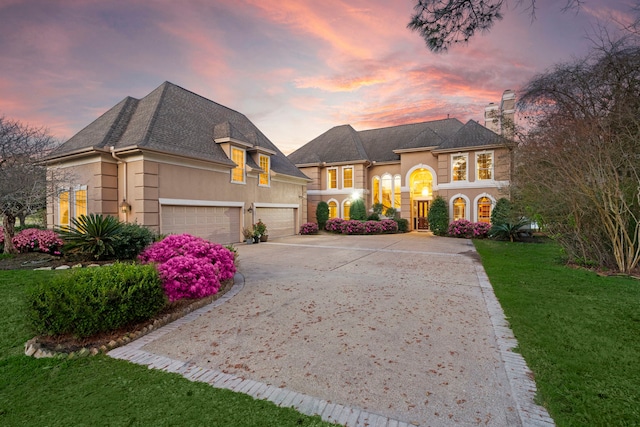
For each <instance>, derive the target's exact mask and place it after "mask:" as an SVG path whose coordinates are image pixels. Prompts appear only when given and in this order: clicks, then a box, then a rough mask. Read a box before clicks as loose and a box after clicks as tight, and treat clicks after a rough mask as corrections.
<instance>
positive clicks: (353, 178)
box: [342, 166, 356, 188]
mask: <svg viewBox="0 0 640 427" xmlns="http://www.w3.org/2000/svg"><path fill="white" fill-rule="evenodd" d="M345 169H351V186H350V187H347V186H346V185H344V171H345ZM355 185H356V182H355V168H354V167H353V166H342V188H355Z"/></svg>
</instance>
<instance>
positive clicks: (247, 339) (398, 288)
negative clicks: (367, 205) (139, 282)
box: [141, 233, 544, 426]
mask: <svg viewBox="0 0 640 427" xmlns="http://www.w3.org/2000/svg"><path fill="white" fill-rule="evenodd" d="M238 249H239V252H240V272H241V273H242V274H243V275H244V277H245V285H244V288H243V289H242V290H241V291H240V292H239V293H238V294H237V295H236V296H234V297H233V298H231V299H230V300H228V301H227V302H225V303H224V304H221V305H219V306H217V307H215V308H211V309H210V310H208V311H207V312H205V313H203V314H202V315H200V316H199V317H198V318H196V319H195V320H193V321H191V322H188V323H185V324H184V325H182V326H180V327H179V328H177V329H175V330H173V331H171V332H168V333H166V334H165V335H164V336H162V337H160V338H157V339H155V340H154V341H152V342H150V343H148V344H146V345H145V346H144V347H142V348H141V350H142V351H144V352H148V353H151V354H154V355H160V356H166V357H168V358H171V359H173V360H178V361H184V362H189V363H190V364H191V365H195V366H198V367H202V368H206V369H211V370H215V371H221V372H224V373H228V374H231V375H234V376H236V377H239V378H243V379H250V380H253V381H256V382H259V383H266V384H272V385H274V386H276V387H281V388H284V389H287V390H293V391H295V392H298V393H302V394H303V395H306V396H311V397H314V398H317V399H321V400H324V401H327V402H331V403H334V404H340V405H344V406H346V407H349V408H355V411H356V412H357V410H365V411H368V412H370V413H374V414H380V415H381V416H382V417H380V418H379V419H378V421H380V422H381V425H387V422H388V424H389V425H393V424H395V421H393V420H398V421H402V422H405V423H416V424H420V425H460V424H464V425H489V426H517V425H521V423H522V419H524V424H525V425H526V424H528V423H529V421H530V420H528V418H527V417H530V416H533V417H534V418H535V419H537V418H536V417H537V416H538V415H541V416H542V418H544V411H539V408H536V407H535V406H534V405H533V404H532V402H531V401H530V399H531V397H532V388H533V387H532V384H531V383H527V381H526V367H523V366H521V364H520V362H522V360H517V356H516V359H515V363H512V362H511V356H510V353H509V352H508V351H506V349H507V347H508V346H509V345H511V346H513V345H515V343H513V342H509V340H508V339H509V335H510V331H509V330H508V329H507V328H501V327H500V325H499V324H500V323H504V322H503V320H502V319H500V314H501V312H500V310H499V307H498V308H496V304H495V297H494V296H493V292H492V290H491V289H490V288H488V287H487V284H488V283H487V282H486V276H485V275H484V271H483V270H482V267H481V266H480V264H479V261H478V257H477V254H476V252H475V249H474V248H473V245H472V244H471V242H470V241H468V240H464V239H447V238H438V237H434V236H431V235H424V234H422V235H419V234H416V233H410V234H404V235H380V236H335V235H318V236H293V237H290V238H283V239H275V240H273V242H270V243H266V244H264V243H263V244H258V245H240V246H239V248H238ZM496 310H497V311H496ZM492 322H493V324H492ZM496 331H498V335H499V337H498V338H496ZM505 339H506V341H505ZM505 360H506V361H507V364H506V365H505ZM518 371H519V372H518ZM285 404H286V403H285ZM312 406H313V405H311V406H309V404H308V402H307V403H306V408H307V409H306V411H307V412H309V411H311V412H313V409H309V408H312ZM316 409H317V407H316ZM351 413H354V412H353V411H352V412H351ZM323 415H324V418H328V415H331V414H327V411H325V414H323ZM348 418H349V417H347V416H346V412H344V413H343V414H337V413H334V417H333V419H338V420H342V421H347V420H348ZM356 419H357V416H354V417H353V420H354V421H352V423H351V424H352V425H356V424H357V422H356V421H355V420H356ZM390 420H391V421H390Z"/></svg>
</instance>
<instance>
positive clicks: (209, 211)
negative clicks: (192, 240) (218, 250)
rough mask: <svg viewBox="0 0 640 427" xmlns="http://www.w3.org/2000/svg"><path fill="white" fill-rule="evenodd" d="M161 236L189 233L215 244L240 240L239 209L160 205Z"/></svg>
mask: <svg viewBox="0 0 640 427" xmlns="http://www.w3.org/2000/svg"><path fill="white" fill-rule="evenodd" d="M161 216H162V224H161V232H162V233H163V234H182V233H189V234H192V235H194V236H198V237H202V238H203V239H207V240H210V241H212V242H215V243H220V244H225V243H235V242H238V241H239V238H240V208H235V207H217V206H176V205H162V213H161Z"/></svg>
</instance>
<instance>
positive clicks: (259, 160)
mask: <svg viewBox="0 0 640 427" xmlns="http://www.w3.org/2000/svg"><path fill="white" fill-rule="evenodd" d="M263 157H266V159H267V162H268V163H269V170H267V171H266V172H265V173H266V174H267V183H266V184H261V183H260V175H262V174H258V186H259V187H271V156H267V155H265V154H258V166H260V168H261V169H262V165H261V160H262V158H263Z"/></svg>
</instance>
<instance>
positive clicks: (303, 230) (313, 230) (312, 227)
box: [300, 222, 318, 234]
mask: <svg viewBox="0 0 640 427" xmlns="http://www.w3.org/2000/svg"><path fill="white" fill-rule="evenodd" d="M300 234H318V224H316V223H315V222H307V223H305V224H302V225H301V226H300Z"/></svg>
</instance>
